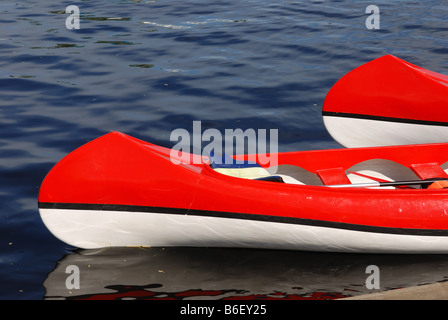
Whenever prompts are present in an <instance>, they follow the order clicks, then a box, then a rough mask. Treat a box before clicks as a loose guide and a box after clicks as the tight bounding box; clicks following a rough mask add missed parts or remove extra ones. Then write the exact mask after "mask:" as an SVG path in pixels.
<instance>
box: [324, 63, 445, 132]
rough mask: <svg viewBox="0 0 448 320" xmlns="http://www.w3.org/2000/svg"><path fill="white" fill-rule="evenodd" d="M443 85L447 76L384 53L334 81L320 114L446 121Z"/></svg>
mask: <svg viewBox="0 0 448 320" xmlns="http://www.w3.org/2000/svg"><path fill="white" fill-rule="evenodd" d="M447 86H448V76H446V75H443V74H440V73H436V72H433V71H430V70H426V69H423V68H421V67H419V66H416V65H413V64H411V63H409V62H407V61H404V60H402V59H400V58H397V57H395V56H392V55H385V56H383V57H380V58H377V59H375V60H372V61H370V62H368V63H366V64H364V65H361V66H360V67H358V68H356V69H354V70H352V71H351V72H349V73H347V74H346V75H345V76H343V77H342V78H341V79H340V80H339V81H338V82H336V84H335V85H334V86H333V87H332V88H331V90H330V91H329V92H328V94H327V96H326V98H325V101H324V106H323V113H324V115H326V114H327V115H329V114H331V113H342V114H349V115H350V114H353V115H367V116H377V117H385V118H396V119H408V120H417V121H423V122H424V121H429V122H436V123H439V122H448V113H447V112H446V110H447V108H448V95H447V91H448V88H447ZM428 110H430V112H428Z"/></svg>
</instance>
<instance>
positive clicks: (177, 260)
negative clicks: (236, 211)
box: [43, 247, 448, 300]
mask: <svg viewBox="0 0 448 320" xmlns="http://www.w3.org/2000/svg"><path fill="white" fill-rule="evenodd" d="M371 265H374V266H377V267H378V270H379V273H378V276H379V277H377V278H376V279H375V281H377V283H376V284H378V285H379V286H380V288H379V289H369V288H367V286H366V281H367V282H369V281H370V280H371V279H372V277H371V276H372V275H371V274H370V273H366V269H367V267H368V266H371ZM69 266H72V267H71V268H72V269H70V268H68V267H69ZM73 266H74V267H73ZM72 270H75V272H73V271H72ZM78 270H79V273H77V271H78ZM78 276H79V278H78V279H79V289H76V288H73V285H74V284H76V277H78ZM447 279H448V257H447V256H444V255H367V254H340V253H337V254H336V253H313V252H300V251H280V250H252V249H223V248H175V247H170V248H106V249H99V250H93V249H92V250H79V251H75V252H73V253H72V254H67V255H65V256H64V257H63V258H62V259H61V260H60V261H59V262H58V263H57V265H56V266H55V268H54V270H53V271H52V272H51V273H50V274H49V275H48V277H47V278H46V280H45V281H44V284H43V285H44V287H45V289H46V294H45V299H104V300H105V299H164V300H167V299H168V300H169V299H171V300H187V299H188V300H192V299H220V300H230V299H240V300H244V299H251V300H267V299H271V300H272V299H275V300H281V299H284V300H295V299H297V300H306V299H309V300H317V299H320V300H330V299H338V298H344V297H350V296H356V295H360V294H367V293H373V292H378V291H384V290H390V289H397V288H403V287H409V286H415V285H422V284H427V283H434V282H440V281H445V280H447Z"/></svg>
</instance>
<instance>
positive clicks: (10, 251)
mask: <svg viewBox="0 0 448 320" xmlns="http://www.w3.org/2000/svg"><path fill="white" fill-rule="evenodd" d="M371 4H375V5H377V6H378V7H379V9H380V29H378V30H369V29H367V28H366V25H365V21H366V19H367V17H368V16H369V15H368V14H366V13H365V10H366V7H367V6H368V5H371ZM68 5H77V6H78V7H79V9H80V11H81V20H80V29H74V30H68V29H67V28H66V25H65V21H66V19H67V18H68V17H69V14H66V13H65V8H66V7H67V6H68ZM447 15H448V6H446V5H443V4H441V2H440V1H435V0H431V1H425V2H423V1H403V0H400V1H398V0H397V1H375V3H372V1H370V0H369V1H354V0H352V1H318V0H315V1H311V0H310V1H293V0H292V1H286V0H284V1H281V0H278V1H274V0H243V1H230V0H220V1H205V0H202V1H200V0H196V1H194V0H185V1H174V0H166V1H164V0H156V1H145V0H141V1H137V0H134V1H125V0H109V1H107V0H98V1H87V0H86V1H61V2H57V3H56V2H55V1H49V0H40V1H37V0H36V1H31V0H28V1H27V0H23V1H9V0H6V1H2V2H1V3H0V30H1V32H0V148H1V149H0V150H1V151H0V152H1V153H0V154H1V157H0V199H1V204H2V206H1V209H0V299H43V298H45V297H49V296H52V297H61V296H64V295H67V294H68V293H67V290H66V288H65V286H64V281H65V280H64V279H65V278H64V277H66V276H67V275H66V274H65V273H64V270H63V269H60V268H59V267H60V266H61V265H63V263H64V261H67V260H69V261H75V262H73V263H75V264H76V263H78V264H82V262H83V261H85V259H87V258H86V257H88V259H87V260H88V261H89V263H91V264H92V265H96V266H99V268H100V274H101V275H103V281H102V282H101V284H98V285H97V287H94V288H92V290H91V292H90V293H91V294H92V293H95V292H96V293H98V292H104V291H102V290H103V289H104V288H105V287H107V286H116V285H126V283H124V282H125V280H123V281H122V283H112V282H113V281H112V279H113V278H114V277H112V276H111V277H108V276H107V274H108V273H107V270H109V269H110V268H114V267H117V266H119V268H120V270H122V273H123V275H122V276H123V277H124V278H123V279H127V278H126V277H127V276H130V275H131V273H133V272H134V271H135V268H130V269H129V270H128V272H127V271H126V270H127V269H126V268H125V266H122V265H120V264H116V263H115V262H116V261H117V260H120V258H121V261H125V260H126V259H129V260H132V259H135V260H136V261H138V263H136V265H137V266H138V268H140V267H142V268H144V266H147V268H148V269H145V270H147V277H146V278H145V279H144V280H141V281H142V283H140V284H139V285H140V287H139V288H140V289H141V290H144V291H145V290H146V291H145V292H148V291H149V289H148V288H156V289H157V290H159V292H165V293H164V294H165V295H167V292H170V294H172V293H173V292H181V291H188V289H198V288H199V289H202V290H211V289H212V288H213V289H214V290H218V289H224V288H227V289H228V288H232V290H235V292H230V293H229V292H228V293H226V294H227V295H228V294H234V295H250V294H265V295H266V293H267V292H268V293H269V292H271V293H272V292H283V293H287V294H297V295H299V296H306V297H308V296H313V293H315V292H330V293H335V292H336V293H337V294H341V295H354V294H358V293H363V292H364V293H365V292H366V291H368V290H366V289H365V285H364V281H365V279H366V274H365V272H364V271H365V266H367V265H369V264H378V265H379V267H380V269H381V266H383V268H382V269H381V270H384V271H383V274H382V275H383V276H384V277H383V279H386V280H384V281H385V282H383V283H382V287H381V289H386V288H392V287H404V286H408V285H415V284H422V283H430V282H435V281H442V280H446V279H445V278H446V277H447V276H448V265H447V264H448V258H445V257H444V256H431V257H412V258H410V257H396V256H394V257H384V256H381V257H380V256H360V255H355V256H352V255H348V256H347V255H336V254H313V253H300V252H296V253H291V252H288V253H279V252H268V253H267V252H265V251H257V250H254V251H251V250H248V251H247V250H245V251H238V250H227V249H226V250H227V251H226V250H224V249H220V250H224V253H225V255H226V256H230V257H233V258H232V259H230V262H232V263H231V264H230V262H228V263H227V264H226V263H225V262H223V261H221V260H222V259H223V258H222V254H223V251H220V250H218V249H216V250H215V249H188V250H187V249H169V250H168V249H167V250H159V249H147V250H146V251H144V253H142V252H143V251H141V250H140V251H138V250H137V252H134V251H131V250H128V251H126V252H122V251H117V252H115V251H113V250H112V251H111V252H109V253H107V252H106V253H97V254H95V253H92V252H87V253H86V252H79V251H77V250H75V249H76V248H71V247H69V246H68V245H66V244H64V243H61V242H60V241H59V240H57V239H56V238H54V237H53V236H52V235H51V234H50V233H49V231H48V230H47V229H46V228H45V226H44V225H43V224H42V222H41V220H40V217H39V215H38V211H37V194H38V190H39V186H40V183H41V182H42V180H43V178H44V176H45V174H46V173H47V172H48V171H49V170H50V169H51V167H52V166H53V165H54V164H55V163H56V162H57V161H59V160H60V159H61V158H62V157H63V156H65V155H66V154H67V153H69V152H70V151H72V150H73V149H75V148H77V147H79V146H80V145H82V144H84V143H86V142H87V141H89V140H92V139H94V138H96V137H98V136H100V135H103V134H105V133H107V132H109V131H112V130H117V131H121V132H124V133H127V134H129V135H131V136H135V137H137V138H140V139H143V140H146V141H150V142H152V143H156V144H160V145H163V146H169V147H171V146H172V145H173V142H172V141H170V133H171V131H172V130H174V129H176V128H185V129H187V130H191V128H192V122H193V121H194V120H200V121H202V129H203V130H205V129H207V128H216V129H218V130H221V131H222V132H223V130H224V129H236V128H242V129H247V128H254V129H278V141H279V150H280V151H293V150H306V149H323V148H339V147H340V146H339V145H338V144H337V143H336V142H334V141H333V140H332V138H331V137H330V136H329V134H328V133H327V132H326V130H325V127H324V126H323V122H322V118H321V107H322V103H323V101H324V98H325V95H326V93H327V92H328V90H329V89H330V88H331V86H332V85H333V84H334V83H335V82H336V81H337V80H338V79H339V78H340V77H342V76H343V75H344V74H345V73H347V72H349V71H350V70H352V69H353V68H355V67H357V66H359V65H361V64H363V63H365V62H367V61H370V60H372V59H374V58H377V57H379V56H382V55H384V54H388V53H390V54H394V55H396V56H398V57H400V58H402V59H405V60H407V61H409V62H411V63H414V64H417V65H420V66H422V67H425V68H427V69H430V70H434V71H438V72H441V73H445V74H448V59H446V57H447V54H448V49H447V48H448V37H447V34H448V33H447V32H448V25H447V23H446V16H447ZM157 256H160V257H161V258H160V260H158V259H156V258H154V257H157ZM108 257H113V259H112V258H110V259H108ZM199 257H200V258H199ZM217 257H221V258H220V259H218V258H217ZM235 257H237V258H238V257H239V259H237V258H235ZM245 257H246V259H245ZM247 257H249V258H247ZM214 258H217V259H218V261H221V263H220V265H221V266H222V268H220V267H219V266H218V265H217V262H216V260H215V259H214ZM89 259H90V260H89ZM192 261H194V262H192ZM226 261H228V260H226ZM263 261H264V264H263ZM158 264H160V266H158ZM182 264H184V265H185V266H186V267H185V269H181V270H179V267H176V266H178V265H182ZM234 265H240V266H241V268H240V269H238V268H233V267H232V266H234ZM263 265H264V267H260V266H263ZM100 266H101V267H100ZM157 266H158V267H157ZM211 266H213V267H211ZM269 266H273V267H274V269H275V270H277V275H276V277H275V280H276V281H272V280H269V279H272V274H270V273H269ZM416 266H417V267H416ZM138 268H137V269H138ZM61 270H62V271H61ZM97 270H98V269H97ZM101 270H102V271H101ZM132 270H134V271H132ZM164 270H165V271H164ZM167 270H174V271H173V273H176V274H179V272H184V273H185V274H188V273H189V272H192V273H194V274H197V275H198V276H197V277H192V278H189V279H190V282H188V283H182V281H181V278H176V277H172V278H170V277H169V272H168V271H167ZM201 270H202V271H204V272H205V270H207V277H205V278H204V277H201V276H199V275H201V274H203V273H201ZM354 270H356V271H354ZM388 270H389V271H388ZM82 272H84V271H82ZM86 272H87V271H86ZM387 272H389V273H387ZM392 274H393V275H394V276H392ZM411 274H412V276H410V275H411ZM57 275H59V278H57V277H56V276H57ZM397 275H401V276H397ZM55 277H56V278H55ZM161 277H162V278H161ZM187 278H188V277H187ZM229 278H230V279H231V281H234V282H231V283H230V284H229V283H225V284H224V283H223V281H224V280H225V279H229ZM242 278H244V279H251V280H250V281H251V283H250V284H247V286H245V285H242V283H243V284H244V282H241V279H242ZM52 279H59V280H52ZM109 279H110V283H108V280H109ZM170 279H171V280H172V279H177V281H178V282H176V284H173V283H171V282H170V281H171V280H170ZM182 279H185V277H184V278H182ZM191 279H196V281H193V282H191V281H192V280H191ZM232 279H233V280H232ZM387 279H389V282H387V281H388V280H387ZM137 280H138V279H134V280H133V281H134V283H133V285H138V283H135V282H139V281H137ZM58 281H59V282H58ZM120 281H121V280H120ZM173 281H174V280H173ZM257 281H258V282H257ZM131 282H132V281H131ZM87 283H89V285H93V284H92V283H93V282H92V281H91V282H87ZM155 283H157V284H158V286H156V285H155ZM262 283H264V285H263V286H262V285H261V284H262ZM220 284H221V285H222V287H219V285H220ZM84 286H85V287H86V286H87V284H84ZM145 286H149V287H145ZM238 286H240V287H238ZM277 286H278V287H277ZM261 287H262V289H260V288H261ZM55 288H56V289H57V290H59V291H57V290H56V289H55ZM113 288H115V289H116V288H117V287H113ZM120 288H121V287H120ZM142 288H143V289H142ZM145 288H146V289H145ZM249 288H257V289H249ZM115 289H114V290H115ZM156 289H154V290H156ZM55 290H56V291H55ZM104 290H105V289H104ZM108 290H109V291H110V290H112V289H108ZM114 290H112V291H114ZM229 290H230V289H229ZM115 291H116V290H115ZM55 292H56V293H55ZM61 292H62V293H61ZM64 292H65V293H64ZM70 294H71V295H72V296H76V295H80V293H79V292H76V291H75V292H72V293H70ZM83 294H87V293H86V292H83ZM216 297H222V296H221V295H218V296H216ZM216 297H215V298H216ZM285 297H286V296H285ZM327 298H331V296H330V297H327Z"/></svg>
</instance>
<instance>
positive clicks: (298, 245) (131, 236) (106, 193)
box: [39, 132, 448, 253]
mask: <svg viewBox="0 0 448 320" xmlns="http://www.w3.org/2000/svg"><path fill="white" fill-rule="evenodd" d="M170 151H171V149H168V148H164V147H160V146H157V145H154V144H151V143H148V142H144V141H141V140H138V139H136V138H133V137H130V136H128V135H125V134H122V133H118V132H112V133H109V134H106V135H104V136H102V137H99V138H97V139H96V140H93V141H91V142H89V143H87V144H86V145H84V146H81V147H80V148H78V149H77V150H75V151H73V152H72V153H70V154H69V155H67V156H66V157H65V158H64V159H62V160H61V161H60V162H59V163H58V164H56V166H55V167H54V168H53V169H52V170H51V171H50V172H49V174H48V175H47V177H46V178H45V180H44V181H43V183H42V186H41V189H40V193H39V211H40V214H41V217H42V219H43V221H44V223H45V225H46V226H47V227H48V229H49V230H50V231H51V232H52V233H53V234H54V235H55V236H56V237H58V238H59V239H61V240H62V241H65V242H66V243H68V244H70V245H73V246H76V247H79V248H98V247H111V246H120V247H121V246H204V247H252V248H272V249H296V250H313V251H334V252H366V253H448V205H447V204H448V189H442V188H432V186H430V187H429V188H421V187H420V185H428V184H430V183H432V182H423V181H422V180H425V179H432V178H443V179H448V175H447V173H446V171H447V169H448V164H447V162H448V143H440V144H426V145H406V146H389V147H371V148H353V149H334V150H319V151H301V152H287V153H278V154H277V156H278V165H277V166H275V167H265V168H256V170H255V171H254V170H252V171H251V170H249V171H251V172H250V178H248V177H244V172H243V171H241V172H239V173H238V174H234V172H230V174H231V175H228V174H227V173H228V172H227V173H226V174H224V173H223V171H221V172H218V171H217V170H215V169H213V168H212V167H211V165H210V159H208V158H207V157H203V161H200V162H199V163H196V164H195V162H198V161H193V163H185V161H184V160H185V157H180V158H179V159H177V160H179V161H181V162H182V161H183V162H184V163H180V164H175V163H173V161H172V160H173V159H172V155H171V158H170ZM271 156H272V155H271ZM192 157H198V156H193V155H192ZM201 159H202V157H201ZM196 160H197V158H196ZM174 162H176V161H174ZM232 170H238V169H231V170H230V171H232ZM243 170H245V169H243ZM236 175H238V176H239V177H236ZM272 175H274V176H280V177H281V178H282V180H283V182H272V181H264V180H258V178H264V177H266V176H272ZM378 181H380V182H378ZM385 181H389V183H383V182H385ZM393 181H396V182H395V183H394V182H393ZM435 183H437V182H435ZM372 186H374V187H372Z"/></svg>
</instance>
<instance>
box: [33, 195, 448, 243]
mask: <svg viewBox="0 0 448 320" xmlns="http://www.w3.org/2000/svg"><path fill="white" fill-rule="evenodd" d="M39 209H60V210H93V211H98V212H101V211H104V212H105V213H107V212H110V211H115V212H123V211H125V212H139V213H154V212H157V213H159V214H169V215H189V216H201V217H214V218H228V219H240V220H253V221H264V222H274V223H284V224H295V225H305V226H314V227H325V228H333V229H344V230H352V231H361V232H373V233H383V234H394V235H410V236H436V237H448V230H443V229H442V230H439V229H409V228H391V227H381V226H369V225H360V224H350V223H343V222H334V221H325V220H315V219H304V218H295V217H284V216H272V215H259V214H248V213H237V212H223V211H208V210H193V209H181V208H166V207H150V206H133V205H113V204H85V203H50V202H40V203H39Z"/></svg>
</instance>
